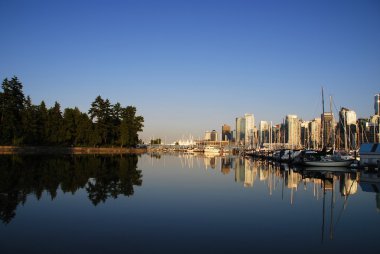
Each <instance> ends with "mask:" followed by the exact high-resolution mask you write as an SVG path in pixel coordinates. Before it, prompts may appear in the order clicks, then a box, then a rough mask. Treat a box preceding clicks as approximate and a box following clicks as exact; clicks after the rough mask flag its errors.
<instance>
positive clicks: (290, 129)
mask: <svg viewBox="0 0 380 254" xmlns="http://www.w3.org/2000/svg"><path fill="white" fill-rule="evenodd" d="M285 125H286V132H285V139H286V143H288V144H289V145H290V146H291V147H297V146H299V145H300V137H301V135H300V134H301V133H300V132H301V131H300V121H299V119H298V117H297V116H296V115H287V116H286V119H285Z"/></svg>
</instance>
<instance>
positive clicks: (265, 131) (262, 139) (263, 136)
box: [259, 121, 269, 145]
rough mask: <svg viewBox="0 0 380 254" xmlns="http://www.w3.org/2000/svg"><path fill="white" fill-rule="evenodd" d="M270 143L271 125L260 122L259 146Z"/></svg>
mask: <svg viewBox="0 0 380 254" xmlns="http://www.w3.org/2000/svg"><path fill="white" fill-rule="evenodd" d="M264 143H269V124H268V122H267V121H260V126H259V144H260V145H262V144H264Z"/></svg>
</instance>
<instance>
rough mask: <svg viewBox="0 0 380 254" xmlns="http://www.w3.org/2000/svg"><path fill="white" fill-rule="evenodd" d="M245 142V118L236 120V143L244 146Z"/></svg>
mask: <svg viewBox="0 0 380 254" xmlns="http://www.w3.org/2000/svg"><path fill="white" fill-rule="evenodd" d="M244 140H245V118H244V117H237V118H236V142H237V143H238V144H243V143H244Z"/></svg>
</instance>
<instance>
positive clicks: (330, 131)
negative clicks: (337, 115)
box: [321, 112, 335, 147]
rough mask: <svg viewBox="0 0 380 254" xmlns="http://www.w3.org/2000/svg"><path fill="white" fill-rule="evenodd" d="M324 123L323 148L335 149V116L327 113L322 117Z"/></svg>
mask: <svg viewBox="0 0 380 254" xmlns="http://www.w3.org/2000/svg"><path fill="white" fill-rule="evenodd" d="M321 118H322V119H321V121H322V146H323V147H333V146H334V144H335V135H334V130H335V121H334V114H333V113H332V112H327V113H324V114H322V115H321Z"/></svg>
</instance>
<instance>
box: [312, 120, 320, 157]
mask: <svg viewBox="0 0 380 254" xmlns="http://www.w3.org/2000/svg"><path fill="white" fill-rule="evenodd" d="M309 131H310V147H311V148H313V149H317V148H319V147H320V145H321V118H314V119H313V120H312V121H311V122H310V124H309Z"/></svg>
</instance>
